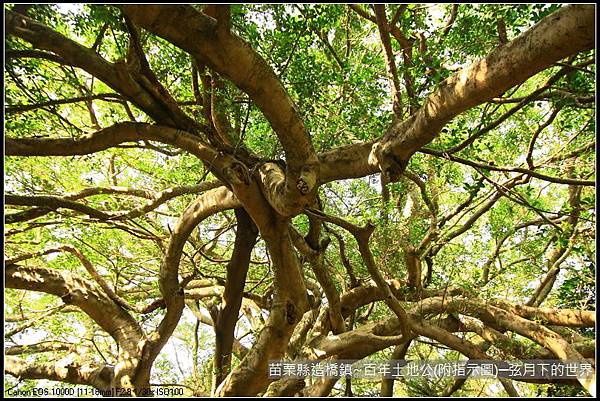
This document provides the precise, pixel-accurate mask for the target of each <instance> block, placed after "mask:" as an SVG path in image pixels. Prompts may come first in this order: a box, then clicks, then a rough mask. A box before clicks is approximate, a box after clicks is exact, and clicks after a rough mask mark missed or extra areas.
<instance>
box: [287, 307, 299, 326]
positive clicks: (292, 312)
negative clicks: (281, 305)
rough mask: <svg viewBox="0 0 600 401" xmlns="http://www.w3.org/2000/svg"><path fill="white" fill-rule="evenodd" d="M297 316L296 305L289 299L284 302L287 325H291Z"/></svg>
mask: <svg viewBox="0 0 600 401" xmlns="http://www.w3.org/2000/svg"><path fill="white" fill-rule="evenodd" d="M297 317H298V313H297V312H296V307H295V306H294V304H293V303H292V302H291V301H287V302H286V303H285V319H286V321H287V323H288V324H289V325H293V324H294V323H296V319H297Z"/></svg>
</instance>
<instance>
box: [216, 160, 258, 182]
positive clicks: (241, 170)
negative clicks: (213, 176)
mask: <svg viewBox="0 0 600 401" xmlns="http://www.w3.org/2000/svg"><path fill="white" fill-rule="evenodd" d="M223 175H224V176H225V179H226V180H227V182H229V183H230V184H231V185H233V186H236V185H240V184H244V185H250V181H251V179H250V171H249V170H248V167H246V166H245V165H244V164H243V163H242V162H239V161H234V162H232V163H231V164H230V165H229V166H228V167H225V168H224V169H223Z"/></svg>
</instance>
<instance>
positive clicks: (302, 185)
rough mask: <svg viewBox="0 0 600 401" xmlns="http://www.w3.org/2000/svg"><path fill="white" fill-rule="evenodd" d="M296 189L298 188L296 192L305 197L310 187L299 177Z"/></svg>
mask: <svg viewBox="0 0 600 401" xmlns="http://www.w3.org/2000/svg"><path fill="white" fill-rule="evenodd" d="M296 188H298V191H300V193H301V194H302V195H306V194H307V193H309V192H310V186H309V185H308V183H307V182H306V181H304V179H303V178H302V177H300V178H299V179H298V181H297V182H296Z"/></svg>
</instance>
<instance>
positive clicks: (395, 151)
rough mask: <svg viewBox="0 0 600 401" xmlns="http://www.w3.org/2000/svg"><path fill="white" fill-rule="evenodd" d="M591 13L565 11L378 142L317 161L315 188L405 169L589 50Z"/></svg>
mask: <svg viewBox="0 0 600 401" xmlns="http://www.w3.org/2000/svg"><path fill="white" fill-rule="evenodd" d="M594 37H595V36H594V8H593V7H592V6H588V5H572V6H566V7H563V8H561V9H560V10H558V11H557V12H555V13H553V14H551V15H549V16H548V17H546V18H544V19H543V20H541V21H540V22H539V23H538V24H536V25H535V26H534V27H533V28H531V29H530V30H528V31H527V32H525V33H523V34H522V35H520V36H518V37H517V38H515V39H514V40H512V41H511V42H509V43H507V44H506V45H505V46H502V47H500V48H498V49H496V50H494V51H493V52H492V53H491V54H490V55H488V56H487V57H486V58H484V59H483V60H481V61H479V62H475V63H473V64H472V65H471V66H469V67H467V68H464V69H463V70H461V71H459V72H458V73H456V74H454V75H453V76H451V77H450V78H448V79H446V80H445V81H444V82H442V83H441V84H440V87H439V88H438V89H437V90H436V91H435V92H433V93H432V94H431V95H430V96H429V97H428V98H427V101H426V102H425V104H424V105H423V106H422V107H421V108H420V109H419V110H418V111H417V112H416V113H415V114H413V115H412V116H411V117H410V118H408V119H407V120H404V121H401V122H395V123H393V124H392V125H391V126H390V127H389V128H388V129H387V132H386V133H385V135H384V136H383V137H382V138H381V139H379V140H378V141H372V142H368V143H362V144H354V145H349V146H346V147H342V148H338V149H334V150H332V151H329V152H326V153H324V154H321V155H320V159H321V176H320V182H329V181H332V180H337V179H340V178H354V177H362V176H365V175H369V174H373V173H375V172H377V171H382V172H387V173H389V174H390V175H391V176H392V177H398V175H399V174H400V173H401V172H402V171H403V170H404V169H405V167H406V165H407V163H408V160H409V159H410V157H411V156H412V154H413V153H414V152H416V151H417V150H418V149H419V148H421V147H422V146H423V145H426V144H427V143H429V142H430V141H431V140H433V139H434V138H435V136H436V135H437V133H438V132H439V131H440V130H441V128H442V127H443V126H444V125H445V124H446V123H448V122H449V121H450V120H452V119H453V118H454V117H455V116H456V115H458V114H460V113H462V112H463V111H465V110H467V109H469V108H471V107H474V106H476V105H478V104H481V103H484V102H486V101H488V100H491V99H493V98H494V97H496V96H498V95H500V94H502V93H503V92H504V91H506V90H507V89H509V88H511V87H513V86H515V85H517V84H519V83H521V82H524V81H525V80H527V79H528V78H530V77H531V76H533V75H534V74H536V73H537V72H539V71H542V70H543V69H545V68H547V67H549V66H551V65H552V64H553V63H555V62H557V61H559V60H561V59H563V58H565V57H567V56H570V55H573V54H576V53H578V52H581V51H585V50H589V49H591V48H593V46H594Z"/></svg>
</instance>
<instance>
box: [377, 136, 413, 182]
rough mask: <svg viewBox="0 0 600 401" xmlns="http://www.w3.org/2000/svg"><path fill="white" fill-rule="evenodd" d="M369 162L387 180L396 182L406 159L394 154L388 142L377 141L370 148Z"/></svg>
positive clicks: (406, 161)
mask: <svg viewBox="0 0 600 401" xmlns="http://www.w3.org/2000/svg"><path fill="white" fill-rule="evenodd" d="M369 164H371V165H375V166H377V168H378V169H379V170H380V171H381V173H382V174H383V175H384V177H385V179H386V180H387V181H388V182H396V181H398V180H400V177H401V176H402V173H404V170H406V166H408V160H404V159H402V158H399V157H397V156H396V155H394V153H393V151H392V148H391V146H390V145H389V144H387V143H382V142H378V143H376V144H375V145H373V148H372V149H371V153H370V154H369Z"/></svg>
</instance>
